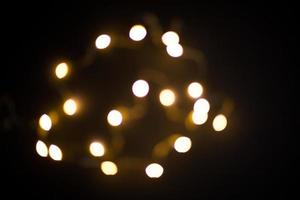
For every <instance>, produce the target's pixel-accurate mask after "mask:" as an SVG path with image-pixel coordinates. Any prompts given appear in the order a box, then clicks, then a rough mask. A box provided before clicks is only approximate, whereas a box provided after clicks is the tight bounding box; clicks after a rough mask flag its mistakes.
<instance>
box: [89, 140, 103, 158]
mask: <svg viewBox="0 0 300 200" xmlns="http://www.w3.org/2000/svg"><path fill="white" fill-rule="evenodd" d="M90 153H91V154H92V155H93V156H95V157H101V156H103V155H104V153H105V149H104V146H103V144H102V143H100V142H92V143H91V144H90Z"/></svg>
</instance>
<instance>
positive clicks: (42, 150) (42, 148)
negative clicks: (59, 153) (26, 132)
mask: <svg viewBox="0 0 300 200" xmlns="http://www.w3.org/2000/svg"><path fill="white" fill-rule="evenodd" d="M35 149H36V152H37V153H38V154H39V155H40V156H41V157H47V156H48V148H47V145H46V144H45V143H44V142H42V141H41V140H38V141H37V143H36V145H35Z"/></svg>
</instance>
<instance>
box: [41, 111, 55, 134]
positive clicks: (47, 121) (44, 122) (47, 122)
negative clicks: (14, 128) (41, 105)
mask: <svg viewBox="0 0 300 200" xmlns="http://www.w3.org/2000/svg"><path fill="white" fill-rule="evenodd" d="M39 125H40V127H41V128H42V129H43V130H45V131H49V130H50V129H51V127H52V121H51V118H50V117H49V116H48V115H46V114H43V115H42V116H41V117H40V120H39Z"/></svg>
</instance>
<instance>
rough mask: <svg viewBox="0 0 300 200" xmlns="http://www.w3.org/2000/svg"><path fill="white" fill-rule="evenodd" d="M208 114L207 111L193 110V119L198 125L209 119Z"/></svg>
mask: <svg viewBox="0 0 300 200" xmlns="http://www.w3.org/2000/svg"><path fill="white" fill-rule="evenodd" d="M207 118H208V115H207V113H206V112H199V111H197V110H195V111H193V114H192V120H193V123H194V124H196V125H202V124H204V123H205V122H206V121H207Z"/></svg>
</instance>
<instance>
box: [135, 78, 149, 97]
mask: <svg viewBox="0 0 300 200" xmlns="http://www.w3.org/2000/svg"><path fill="white" fill-rule="evenodd" d="M132 92H133V94H134V95H135V96H136V97H140V98H141V97H145V96H146V95H147V94H148V92H149V84H148V83H147V82H146V81H144V80H137V81H135V82H134V83H133V85H132Z"/></svg>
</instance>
